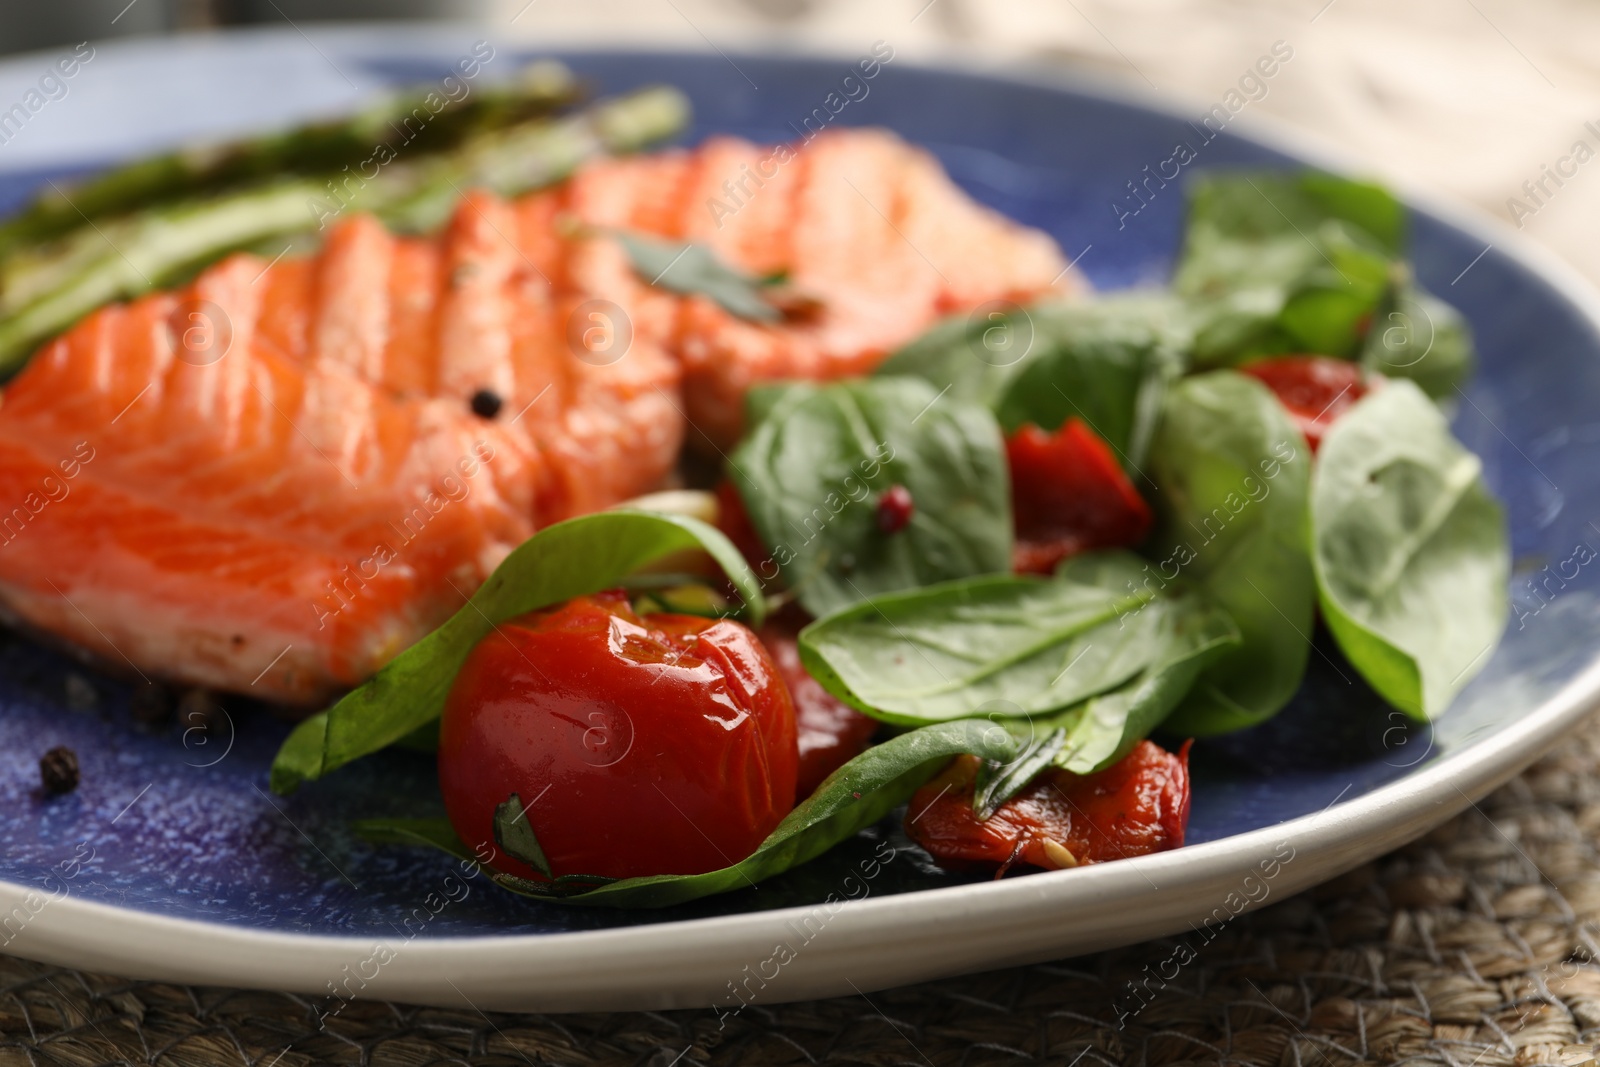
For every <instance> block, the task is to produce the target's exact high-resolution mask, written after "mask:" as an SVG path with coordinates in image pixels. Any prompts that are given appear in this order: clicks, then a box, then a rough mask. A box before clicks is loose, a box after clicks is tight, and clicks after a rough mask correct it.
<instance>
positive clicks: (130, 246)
mask: <svg viewBox="0 0 1600 1067" xmlns="http://www.w3.org/2000/svg"><path fill="white" fill-rule="evenodd" d="M687 116H688V102H687V101H686V100H685V99H684V97H683V95H682V94H681V93H679V92H678V91H677V90H676V89H671V88H666V87H660V88H652V89H643V90H640V91H638V92H636V93H632V94H630V95H628V96H623V97H618V98H616V99H613V100H605V101H600V102H598V103H596V104H594V105H592V106H591V107H588V108H585V109H584V110H582V111H579V112H577V113H574V114H572V115H569V116H565V117H562V118H557V119H546V120H537V121H533V122H527V123H523V124H521V125H517V126H512V127H509V128H507V129H502V130H492V131H485V132H483V133H480V134H477V135H475V136H473V137H471V138H469V139H468V140H467V141H466V142H465V143H464V144H462V145H461V147H460V148H459V149H457V150H455V151H451V152H444V153H434V154H432V155H426V156H420V157H418V158H417V159H414V160H399V159H397V160H396V161H394V162H392V163H389V164H388V165H387V166H384V167H383V168H382V169H380V170H379V171H378V173H377V176H376V177H374V178H372V179H370V180H363V181H362V182H361V183H360V184H357V183H355V182H352V181H350V180H349V176H348V175H346V174H345V173H344V172H342V171H341V172H339V174H338V175H335V176H325V177H287V178H279V179H276V180H272V181H269V182H266V183H258V184H256V185H253V186H247V187H244V188H241V189H238V190H234V191H231V192H227V193H222V194H218V195H216V196H213V197H211V198H210V199H206V200H201V201H198V202H192V203H180V204H172V205H167V206H162V207H155V208H151V209H149V210H147V211H142V212H138V213H136V214H133V215H129V216H127V217H124V218H120V219H108V220H106V221H104V222H101V223H98V224H96V225H94V226H92V227H89V228H87V229H86V231H85V232H83V233H80V234H74V235H73V236H72V237H71V238H70V239H69V242H68V243H67V246H65V247H63V248H62V249H60V250H59V251H58V255H57V256H56V258H54V259H50V260H48V261H46V262H42V263H39V264H37V265H36V269H35V271H34V273H33V274H30V275H23V276H21V277H19V278H17V279H15V280H8V286H9V287H8V288H7V289H6V290H5V292H4V297H3V298H0V380H3V379H4V378H8V377H10V376H11V375H13V374H15V373H16V372H17V371H18V370H20V369H21V368H22V367H23V365H24V364H26V362H27V358H28V356H29V355H30V354H31V353H32V351H33V350H34V348H35V346H37V345H38V344H39V343H40V342H42V341H44V340H45V339H47V338H49V337H51V336H53V335H55V334H57V333H60V332H61V331H63V330H65V329H66V328H68V327H69V326H71V325H72V324H73V323H74V322H76V321H77V320H78V319H79V318H81V317H82V316H84V315H86V314H88V313H89V312H91V311H93V310H94V309H95V308H97V307H100V306H101V305H103V304H106V303H109V302H110V301H113V300H125V299H129V298H131V297H135V296H138V295H140V294H141V293H146V292H149V291H150V290H152V289H155V288H158V287H161V286H166V285H172V284H174V283H175V282H177V281H178V280H180V279H182V278H185V277H187V276H190V275H192V274H193V273H194V272H195V271H196V270H197V269H199V268H200V267H203V266H204V265H206V264H208V263H212V262H215V261H216V260H217V259H218V258H219V257H221V256H222V255H224V254H226V253H228V252H231V251H234V250H236V249H240V248H246V247H259V246H261V243H262V242H264V241H266V240H267V239H269V238H278V239H279V240H281V241H282V242H283V243H284V244H285V245H287V244H288V243H289V242H290V241H291V240H294V239H297V238H298V237H300V236H302V235H305V234H308V233H315V232H316V231H318V230H320V229H322V228H324V227H326V226H327V225H329V224H330V223H331V222H332V220H333V218H334V217H336V216H338V215H340V214H343V213H344V212H346V211H370V212H374V213H375V214H377V215H378V216H379V217H380V218H381V219H383V220H384V221H385V222H386V223H388V224H389V225H390V226H392V227H394V228H395V229H397V230H401V231H409V232H416V231H422V230H427V229H430V228H432V227H433V226H435V225H437V224H439V223H441V222H443V221H444V220H445V219H446V218H447V217H448V215H449V213H450V211H451V209H452V208H453V206H454V204H455V202H456V200H457V199H458V198H459V196H460V194H461V192H463V191H465V190H466V189H467V188H468V187H480V188H488V189H491V190H493V191H495V192H497V193H500V194H501V195H508V196H509V195H513V194H516V193H521V192H525V191H527V190H529V189H533V188H536V187H538V186H541V185H546V184H549V183H551V182H554V181H557V180H559V179H561V178H563V177H565V176H566V175H567V174H569V173H571V171H572V169H573V168H574V167H576V166H577V165H578V164H579V163H581V162H582V161H583V160H585V159H588V158H590V157H591V156H595V155H598V154H601V153H607V152H628V151H633V150H635V149H639V148H643V147H645V146H647V145H649V144H651V143H653V142H656V141H659V140H662V139H664V138H666V137H670V136H671V135H672V134H674V133H676V132H677V131H678V130H680V129H681V128H682V127H683V125H684V123H685V121H686V119H687ZM335 177H337V178H339V179H340V181H339V182H338V183H335V181H334V178H335ZM19 293H20V294H22V295H21V296H20V297H19V296H18V295H17V294H19Z"/></svg>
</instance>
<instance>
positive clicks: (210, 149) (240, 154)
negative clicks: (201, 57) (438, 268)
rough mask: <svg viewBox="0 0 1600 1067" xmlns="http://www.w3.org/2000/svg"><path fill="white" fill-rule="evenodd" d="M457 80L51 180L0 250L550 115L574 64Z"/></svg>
mask: <svg viewBox="0 0 1600 1067" xmlns="http://www.w3.org/2000/svg"><path fill="white" fill-rule="evenodd" d="M459 84H460V85H462V86H467V89H466V92H465V94H464V95H462V94H460V91H459V90H456V91H455V92H454V93H453V94H452V95H455V96H456V99H455V100H454V101H452V100H451V99H450V98H449V97H448V96H446V95H444V94H443V93H442V92H441V91H440V87H439V86H437V85H433V86H420V87H417V88H413V89H408V90H405V91H402V92H399V93H395V94H391V95H389V96H386V97H384V98H383V99H381V100H379V101H377V102H375V103H373V104H372V105H370V106H368V107H366V108H364V109H363V110H361V111H360V112H358V113H356V114H355V115H353V116H351V117H349V118H344V119H338V120H334V121H329V122H320V123H314V124H311V125H308V126H303V127H299V128H296V129H293V130H287V131H284V132H280V133H273V134H268V135H266V136H264V137H256V138H251V139H248V140H243V141H235V142H231V143H227V144H220V145H201V146H196V147H192V148H186V149H182V150H180V151H177V152H172V153H168V154H166V155H161V156H155V157H152V158H150V159H143V160H139V161H138V162H135V163H131V164H129V165H127V166H123V167H117V168H115V169H113V170H109V171H106V172H104V173H101V174H98V175H95V176H94V177H92V178H90V179H88V180H86V181H84V182H81V183H75V184H63V185H61V186H59V187H56V186H52V187H50V188H47V189H46V190H45V191H44V192H43V193H42V194H41V195H40V196H39V197H38V199H37V200H35V201H34V203H33V204H32V205H31V206H30V207H29V208H28V209H27V210H25V211H23V212H21V213H20V214H18V215H15V216H13V217H12V218H10V219H7V220H6V221H5V222H3V223H0V258H9V257H10V256H11V255H13V254H15V253H16V252H17V251H18V250H20V249H24V248H26V247H27V246H29V245H31V244H35V243H37V242H41V241H47V240H50V239H53V238H57V237H60V236H62V235H64V234H67V233H69V232H71V231H74V230H78V229H82V228H85V223H86V222H87V221H89V220H98V219H102V218H106V217H109V216H114V215H123V214H127V213H129V212H132V211H136V210H140V209H142V208H147V207H152V206H155V205H157V204H162V203H170V202H172V201H175V200H180V199H183V198H185V197H193V196H194V195H196V194H202V193H211V192H218V191H221V190H223V189H226V188H228V187H230V186H236V185H239V184H241V183H244V182H254V181H259V180H262V179H264V178H268V177H272V176H283V175H289V174H320V173H322V172H325V171H332V170H337V169H338V168H339V167H341V166H344V165H347V164H349V165H354V164H357V163H358V162H359V161H361V160H363V159H365V158H367V157H368V156H370V154H371V153H372V151H373V149H374V147H375V146H376V145H377V144H379V143H385V142H386V143H389V144H393V145H396V146H398V145H404V147H405V150H407V151H416V150H425V151H438V150H441V149H446V148H449V147H451V146H453V145H456V144H459V143H461V142H462V141H464V140H466V139H467V138H468V137H470V136H472V135H473V134H475V133H479V132H481V131H483V130H486V129H492V128H495V127H498V126H506V125H510V124H512V123H516V122H521V121H524V120H526V119H529V118H532V117H535V116H538V115H544V114H548V113H550V112H551V111H553V110H555V109H556V108H558V107H560V106H562V105H564V104H568V103H570V102H571V101H572V100H573V99H574V98H575V97H576V96H577V82H576V80H575V79H574V78H573V75H572V72H571V71H569V70H568V69H567V68H566V67H565V66H563V65H561V64H559V63H553V62H539V63H533V64H530V65H529V66H527V67H525V68H523V69H522V70H521V71H520V72H519V73H518V75H517V77H515V78H513V79H511V80H509V81H505V82H500V83H487V84H485V85H483V86H481V87H477V88H475V89H474V88H473V87H471V86H470V83H468V82H465V81H459ZM430 97H431V100H430ZM430 103H432V104H433V108H430V107H429V106H428V105H429V104H430ZM441 105H442V106H441ZM434 108H438V110H437V111H435V110H434Z"/></svg>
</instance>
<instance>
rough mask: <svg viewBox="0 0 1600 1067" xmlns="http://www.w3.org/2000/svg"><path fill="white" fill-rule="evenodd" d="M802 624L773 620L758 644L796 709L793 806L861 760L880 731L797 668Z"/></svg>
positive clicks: (870, 721) (794, 621) (802, 668)
mask: <svg viewBox="0 0 1600 1067" xmlns="http://www.w3.org/2000/svg"><path fill="white" fill-rule="evenodd" d="M803 623H804V620H803V619H774V620H772V621H769V622H768V623H767V624H766V625H765V626H763V627H762V628H761V643H762V644H764V645H766V646H767V651H768V652H770V653H772V661H773V662H774V663H775V664H777V666H778V673H779V674H780V675H781V676H782V677H783V680H784V682H785V683H787V684H788V686H789V699H790V700H791V701H792V702H793V704H794V718H795V726H796V728H797V729H798V731H799V738H800V774H799V778H798V779H797V781H796V784H795V800H796V802H798V801H801V800H804V799H805V798H806V797H808V796H810V795H811V794H812V793H814V792H816V790H817V786H819V785H821V784H822V782H823V779H825V778H827V777H828V775H830V774H832V773H833V772H834V771H836V770H838V769H839V768H840V767H843V766H844V765H845V764H846V763H849V762H850V761H851V760H852V759H854V758H855V757H856V756H858V755H860V754H861V753H862V752H863V751H864V750H865V749H866V747H867V742H869V741H871V740H872V735H873V734H875V733H877V731H878V723H877V720H875V719H869V718H867V717H866V716H865V715H863V714H861V712H859V711H857V710H856V709H855V708H852V707H851V706H850V705H848V704H846V703H845V702H844V701H842V700H839V699H838V698H836V697H835V696H834V695H833V694H832V693H830V692H828V691H827V690H826V689H824V688H822V683H821V682H819V681H817V680H816V679H815V678H813V677H811V674H810V672H809V671H807V670H806V668H805V665H804V664H802V663H801V662H800V645H799V642H798V641H797V640H796V635H797V634H798V633H799V631H800V627H801V625H803Z"/></svg>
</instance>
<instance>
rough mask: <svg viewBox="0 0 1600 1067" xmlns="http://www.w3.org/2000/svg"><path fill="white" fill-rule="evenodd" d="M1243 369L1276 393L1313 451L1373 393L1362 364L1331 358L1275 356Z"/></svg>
mask: <svg viewBox="0 0 1600 1067" xmlns="http://www.w3.org/2000/svg"><path fill="white" fill-rule="evenodd" d="M1239 370H1240V371H1241V372H1243V373H1245V374H1248V375H1250V377H1252V378H1255V379H1256V380H1257V381H1259V382H1261V383H1263V384H1264V385H1266V387H1267V388H1268V389H1271V390H1272V391H1273V393H1274V394H1276V396H1277V397H1278V402H1279V403H1280V404H1282V405H1283V408H1284V410H1285V411H1287V412H1288V413H1289V417H1290V418H1291V419H1293V420H1294V423H1295V425H1296V426H1298V427H1299V428H1300V432H1301V433H1303V434H1305V436H1306V443H1307V444H1309V445H1310V446H1311V451H1312V452H1315V451H1316V450H1317V446H1318V445H1320V444H1322V437H1323V435H1324V434H1326V433H1327V432H1328V429H1329V427H1331V426H1332V425H1333V423H1334V421H1335V420H1336V419H1338V417H1339V416H1340V415H1342V414H1344V413H1345V412H1346V411H1347V410H1349V409H1350V408H1351V407H1353V406H1354V405H1355V403H1356V401H1358V400H1360V399H1361V398H1362V397H1363V396H1366V395H1367V393H1368V392H1370V391H1371V384H1369V383H1368V381H1367V379H1366V375H1365V374H1364V373H1363V371H1362V369H1361V367H1360V365H1359V364H1356V363H1352V362H1350V361H1349V360H1347V359H1334V358H1333V357H1331V356H1274V357H1273V358H1271V359H1262V360H1257V361H1256V362H1254V363H1247V364H1246V365H1244V366H1243V367H1240V368H1239Z"/></svg>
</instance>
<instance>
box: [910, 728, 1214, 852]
mask: <svg viewBox="0 0 1600 1067" xmlns="http://www.w3.org/2000/svg"><path fill="white" fill-rule="evenodd" d="M977 771H978V759H977V757H975V756H958V757H957V758H956V759H955V760H952V761H951V763H950V764H949V766H947V767H946V768H945V769H944V771H942V772H941V773H940V774H939V775H938V776H936V777H935V778H934V779H933V780H932V781H930V782H928V783H927V784H926V785H924V786H923V787H922V788H921V789H919V790H917V792H916V794H915V795H914V796H913V797H912V798H911V803H910V804H909V805H908V806H907V808H906V820H905V827H906V833H907V834H908V835H910V837H911V839H912V840H913V841H915V842H916V843H917V844H919V845H921V846H922V847H923V848H924V849H926V850H927V851H928V852H929V853H930V854H931V855H932V856H933V858H934V860H935V861H937V862H938V863H939V864H940V865H941V866H944V867H948V868H950V869H952V870H972V869H984V868H991V867H992V868H996V869H998V870H999V871H1000V872H1002V873H1003V872H1004V871H1005V870H1007V869H1009V868H1010V867H1011V866H1013V865H1015V864H1018V863H1025V864H1029V865H1031V866H1034V867H1043V868H1045V869H1046V870H1056V869H1060V868H1062V867H1072V866H1082V865H1085V864H1090V863H1105V862H1107V861H1109V860H1115V859H1125V858H1127V857H1130V856H1144V855H1148V854H1150V853H1152V852H1163V851H1165V850H1167V849H1172V848H1179V847H1181V846H1182V845H1183V836H1184V832H1185V830H1186V829H1187V827H1188V824H1189V744H1188V743H1187V742H1186V743H1185V744H1184V746H1183V748H1181V749H1180V750H1179V751H1178V752H1177V753H1176V754H1173V753H1170V752H1167V751H1165V750H1164V749H1162V748H1161V747H1160V746H1158V745H1156V744H1155V743H1154V742H1151V741H1141V742H1139V744H1137V745H1135V746H1134V748H1133V751H1131V752H1129V753H1128V754H1127V755H1126V756H1124V757H1123V758H1122V759H1121V760H1119V761H1118V762H1116V763H1114V764H1112V765H1111V766H1110V767H1107V768H1106V769H1105V770H1103V771H1100V772H1098V773H1096V774H1089V775H1080V774H1073V773H1072V772H1071V771H1064V770H1061V769H1059V768H1052V769H1050V770H1047V771H1045V772H1044V773H1043V774H1041V775H1039V776H1038V777H1037V778H1035V779H1034V780H1033V781H1032V782H1030V783H1029V784H1028V785H1027V786H1026V787H1025V788H1024V789H1023V790H1022V791H1021V792H1019V793H1018V794H1017V795H1016V796H1014V797H1012V798H1011V799H1010V800H1008V801H1006V803H1005V804H1003V805H1001V807H1000V810H999V811H997V812H995V814H994V815H992V816H990V817H989V818H988V819H987V820H983V821H980V820H979V819H978V817H977V815H976V814H975V813H974V812H973V810H972V794H973V787H974V780H975V778H976V775H977ZM1063 850H1064V851H1063Z"/></svg>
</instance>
